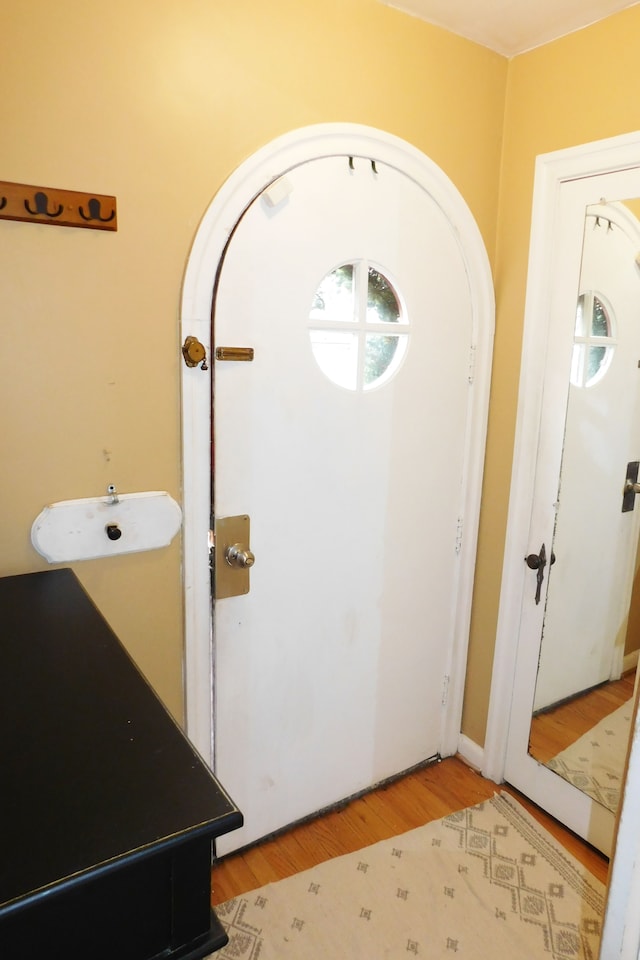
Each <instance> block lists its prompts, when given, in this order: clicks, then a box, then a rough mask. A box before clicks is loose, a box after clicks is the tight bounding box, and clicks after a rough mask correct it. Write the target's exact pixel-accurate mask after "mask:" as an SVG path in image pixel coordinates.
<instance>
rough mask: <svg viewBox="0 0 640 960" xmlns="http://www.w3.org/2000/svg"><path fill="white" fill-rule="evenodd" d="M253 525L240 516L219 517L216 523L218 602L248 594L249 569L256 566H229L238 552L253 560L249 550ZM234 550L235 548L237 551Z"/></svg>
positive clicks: (215, 576) (246, 517)
mask: <svg viewBox="0 0 640 960" xmlns="http://www.w3.org/2000/svg"><path fill="white" fill-rule="evenodd" d="M249 534H250V524H249V517H248V516H247V515H246V514H241V515H240V516H237V517H218V518H217V519H216V522H215V568H214V586H215V597H216V600H225V599H226V598H227V597H241V596H243V595H244V594H245V593H249V589H250V580H249V570H250V566H251V565H252V563H253V560H252V559H251V562H250V564H249V565H247V566H242V565H239V564H238V563H236V562H233V563H229V561H228V559H227V558H228V557H229V556H231V557H232V558H233V556H234V554H237V553H238V550H240V551H241V552H243V553H244V554H245V555H248V556H249V557H251V558H253V554H252V553H251V551H250V543H251V541H250V538H249ZM234 548H235V549H234Z"/></svg>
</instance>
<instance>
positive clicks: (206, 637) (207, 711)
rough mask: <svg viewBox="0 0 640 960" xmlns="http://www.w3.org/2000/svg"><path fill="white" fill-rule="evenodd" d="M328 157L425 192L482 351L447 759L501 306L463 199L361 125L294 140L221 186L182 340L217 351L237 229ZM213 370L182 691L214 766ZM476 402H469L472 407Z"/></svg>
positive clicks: (205, 409) (427, 165)
mask: <svg viewBox="0 0 640 960" xmlns="http://www.w3.org/2000/svg"><path fill="white" fill-rule="evenodd" d="M328 156H361V157H367V158H370V159H376V160H379V161H381V162H384V163H386V164H388V165H389V166H392V167H395V168H396V169H397V170H399V171H401V172H402V173H404V174H405V175H406V176H408V177H410V178H411V179H412V180H414V181H415V182H416V183H417V184H418V185H420V186H421V187H422V188H423V189H425V190H426V191H427V192H428V193H429V194H430V195H431V196H432V197H433V198H434V200H435V201H436V203H437V204H438V205H439V207H440V208H441V209H442V210H443V212H444V213H445V215H446V216H447V218H448V219H449V221H450V223H451V224H452V225H453V228H454V230H455V231H456V233H457V235H458V237H459V243H460V249H461V252H462V256H463V258H464V261H465V265H466V269H467V273H468V276H469V286H470V290H471V295H472V309H473V318H472V331H473V333H472V337H473V342H474V343H475V345H476V350H475V360H474V365H473V366H474V370H473V374H472V375H473V384H474V385H473V389H472V390H470V404H471V406H470V417H469V431H468V437H467V447H466V451H465V476H464V478H463V484H464V487H463V489H465V491H466V493H465V530H464V538H463V541H462V548H461V564H460V570H461V573H460V582H459V584H458V598H459V602H458V604H457V619H456V630H455V637H454V641H453V649H452V655H451V663H450V668H451V669H450V671H449V673H450V677H451V682H450V685H449V691H448V700H447V706H446V714H445V721H444V732H443V750H445V751H447V752H449V753H453V752H455V750H456V748H457V744H458V739H459V733H460V718H461V715H462V698H463V693H464V680H465V667H466V659H467V645H468V635H469V620H470V613H471V597H472V589H473V576H474V568H475V556H476V545H477V531H478V518H479V512H480V496H481V486H482V473H483V467H484V448H485V439H486V427H487V413H488V402H489V385H490V372H491V359H492V347H493V332H494V297H493V286H492V280H491V271H490V266H489V261H488V258H487V253H486V249H485V246H484V243H483V241H482V237H481V235H480V231H479V230H478V227H477V224H476V222H475V220H474V219H473V216H472V214H471V212H470V210H469V208H468V207H467V205H466V203H465V201H464V199H463V198H462V196H461V195H460V193H459V192H458V190H457V189H456V187H455V186H454V185H453V183H452V182H451V181H450V180H449V178H448V177H447V176H446V174H444V173H443V171H442V170H441V169H440V168H439V167H438V166H437V165H436V164H435V163H433V161H431V160H430V159H429V158H428V157H426V156H425V155H424V154H423V153H422V152H421V151H420V150H418V149H417V148H415V147H413V146H412V145H411V144H409V143H407V142H405V141H404V140H401V139H399V138H398V137H395V136H393V135H391V134H388V133H385V132H383V131H380V130H377V129H374V128H372V127H366V126H361V125H358V124H318V125H315V126H311V127H304V128H301V129H299V130H295V131H292V132H291V133H288V134H285V135H284V136H282V137H279V138H277V139H276V140H274V141H272V142H271V143H269V144H267V145H266V146H265V147H263V148H262V149H261V150H259V151H258V152H257V153H255V154H254V155H253V156H252V157H250V158H249V159H248V160H246V161H245V162H244V163H243V164H241V166H240V167H238V169H237V170H236V171H235V172H234V173H233V174H232V175H231V177H230V178H229V179H228V180H227V181H226V182H225V183H224V184H223V186H222V187H221V188H220V190H219V192H218V193H217V194H216V196H215V197H214V199H213V201H212V203H211V205H210V206H209V208H208V210H207V212H206V213H205V216H204V218H203V220H202V222H201V224H200V227H199V228H198V231H197V234H196V237H195V241H194V244H193V247H192V249H191V252H190V255H189V260H188V263H187V269H186V273H185V279H184V285H183V294H182V309H181V323H182V339H183V340H184V338H185V337H186V336H195V337H197V338H198V340H200V342H201V343H202V344H203V345H204V346H205V347H206V350H207V357H208V358H209V354H210V347H211V342H210V341H211V307H212V300H213V293H214V287H215V283H216V277H217V272H218V266H219V263H220V261H221V258H222V256H223V254H224V251H225V248H226V245H227V243H228V241H229V239H230V237H231V234H232V233H233V230H234V228H235V225H236V224H237V222H238V221H239V219H240V218H241V216H242V214H243V213H244V211H245V210H246V209H247V207H248V206H249V205H250V204H251V203H252V201H253V200H254V199H255V197H257V196H258V195H259V194H260V193H261V192H262V191H263V190H264V189H265V187H267V186H268V184H270V183H272V182H273V181H274V180H276V179H278V177H280V176H282V175H283V174H285V173H286V172H287V170H290V169H292V168H293V167H295V166H297V165H299V164H300V163H304V162H307V161H309V160H314V159H317V158H321V157H328ZM210 397H211V359H209V369H208V370H206V371H203V370H202V369H201V367H194V368H187V367H183V378H182V424H183V512H184V541H183V544H184V545H183V551H184V553H183V576H184V602H185V686H186V704H187V710H186V719H187V732H188V734H189V737H190V738H191V740H192V741H193V743H194V744H195V746H196V748H197V749H198V750H199V751H200V753H201V754H202V756H203V757H204V759H205V760H206V761H207V762H208V763H209V764H211V765H212V764H213V736H214V731H213V696H214V682H213V680H214V678H213V643H212V617H211V601H210V578H209V569H208V564H207V560H208V555H209V528H210V515H211V494H210V470H211V455H210V446H209V437H210V435H211V434H210V429H211V412H210ZM471 398H472V399H471Z"/></svg>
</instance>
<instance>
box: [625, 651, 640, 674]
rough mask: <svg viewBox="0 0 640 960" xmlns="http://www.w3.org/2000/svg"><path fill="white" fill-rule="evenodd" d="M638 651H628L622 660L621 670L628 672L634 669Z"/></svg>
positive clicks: (636, 663)
mask: <svg viewBox="0 0 640 960" xmlns="http://www.w3.org/2000/svg"><path fill="white" fill-rule="evenodd" d="M639 652H640V651H638V650H634V651H633V652H632V653H628V654H627V655H626V657H625V658H624V660H623V661H622V672H623V673H629V671H630V670H635V669H636V667H637V666H638V653H639Z"/></svg>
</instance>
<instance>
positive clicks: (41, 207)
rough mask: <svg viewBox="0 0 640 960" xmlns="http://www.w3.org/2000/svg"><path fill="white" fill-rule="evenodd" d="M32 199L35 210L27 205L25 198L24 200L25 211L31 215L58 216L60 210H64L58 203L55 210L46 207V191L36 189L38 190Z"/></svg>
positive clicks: (47, 202) (47, 205)
mask: <svg viewBox="0 0 640 960" xmlns="http://www.w3.org/2000/svg"><path fill="white" fill-rule="evenodd" d="M33 199H34V200H35V204H36V209H35V210H32V209H31V207H30V206H29V201H28V200H25V202H24V206H25V210H26V211H27V213H30V214H31V216H32V217H37V216H43V215H45V216H47V217H59V216H60V214H61V213H62V211H63V210H64V207H63V205H62V204H60V206H59V207H58V209H57V210H56V211H55V212H53V211H50V210H49V209H48V207H49V198H48V196H47V195H46V193H43V192H42V191H41V190H38V192H37V193H36V194H35V196H34V198H33Z"/></svg>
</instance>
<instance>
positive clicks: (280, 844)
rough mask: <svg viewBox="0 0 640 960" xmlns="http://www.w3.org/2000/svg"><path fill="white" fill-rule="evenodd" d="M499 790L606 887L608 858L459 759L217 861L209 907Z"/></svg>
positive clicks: (406, 778)
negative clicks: (514, 800)
mask: <svg viewBox="0 0 640 960" xmlns="http://www.w3.org/2000/svg"><path fill="white" fill-rule="evenodd" d="M498 790H506V791H508V792H509V793H511V794H512V795H513V796H514V797H515V798H516V799H517V800H519V802H520V803H522V805H523V806H525V807H526V808H527V810H529V812H530V813H531V814H532V815H533V816H535V817H536V819H537V820H539V821H540V823H542V825H543V826H544V827H545V828H546V829H547V830H549V832H550V833H552V834H553V835H554V836H555V837H556V839H557V840H558V841H559V842H560V843H562V844H563V846H564V847H565V848H566V849H567V850H569V852H570V853H571V854H573V856H574V857H576V859H578V860H580V862H581V863H583V864H584V865H585V866H586V867H587V868H588V869H589V870H591V872H592V873H593V874H594V875H595V876H596V877H598V879H599V880H601V881H602V882H603V883H604V882H606V879H607V872H608V860H607V858H606V857H604V856H603V855H602V854H601V853H599V852H598V851H597V850H594V849H593V848H592V847H590V846H588V844H586V843H584V842H583V841H582V840H580V839H579V838H578V837H576V836H575V835H574V834H572V833H570V832H569V831H568V830H566V829H565V828H564V827H563V826H561V824H559V823H557V821H555V820H553V818H552V817H550V816H548V815H547V814H546V813H544V812H543V811H542V810H539V809H538V808H537V807H535V806H534V804H532V803H531V802H530V801H529V800H527V799H526V798H525V797H523V796H522V795H521V794H519V793H518V792H517V791H516V790H514V789H513V788H512V787H509V786H508V785H506V784H501V785H500V786H498V785H497V784H495V783H493V782H492V781H490V780H485V779H484V777H482V776H480V774H478V773H476V772H475V771H474V770H472V769H471V768H470V767H468V766H467V765H466V764H465V763H464V762H463V761H462V760H460V759H459V758H457V757H450V758H448V759H446V760H443V761H442V762H440V763H436V764H433V765H431V766H429V767H424V768H422V769H420V770H417V771H414V772H413V773H411V774H409V775H407V776H406V777H403V778H402V779H400V780H396V781H395V782H393V783H391V784H388V785H386V786H384V787H380V788H379V789H377V790H374V791H372V792H371V793H368V794H366V795H365V796H363V797H359V798H358V799H356V800H353V801H351V802H350V803H348V804H346V805H345V806H344V807H342V808H341V809H339V810H335V811H332V812H330V813H327V814H325V815H324V816H321V817H318V818H316V819H314V820H311V821H309V822H307V823H304V824H301V825H299V826H296V827H293V828H291V829H290V830H288V831H287V832H286V833H282V834H280V835H279V836H277V837H275V838H274V839H271V840H267V841H263V842H262V843H259V844H257V845H255V846H253V847H250V848H248V849H246V850H244V851H241V852H240V853H237V854H230V855H229V856H227V857H225V858H224V859H222V860H220V861H218V862H217V863H216V864H215V865H214V867H213V871H212V887H213V896H212V903H213V904H214V905H215V904H217V903H222V902H224V901H225V900H229V899H231V898H232V897H236V896H239V895H240V894H242V893H246V892H247V891H249V890H253V889H255V888H256V887H260V886H262V885H263V884H265V883H270V882H272V881H275V880H281V879H283V878H284V877H288V876H291V875H292V874H294V873H298V872H300V871H301V870H307V869H308V868H309V867H312V866H315V865H316V864H318V863H321V862H322V861H324V860H328V859H330V858H331V857H336V856H340V855H341V854H344V853H351V852H352V851H354V850H359V849H361V848H362V847H364V846H367V844H370V843H376V842H377V841H378V840H385V839H387V838H388V837H392V836H395V835H396V834H398V833H403V832H404V831H406V830H411V829H413V828H414V827H419V826H422V825H423V824H425V823H429V822H430V821H432V820H437V819H439V818H440V817H443V816H446V815H447V814H448V813H453V812H454V811H455V810H461V809H462V808H463V807H468V806H473V805H474V804H476V803H480V801H482V800H486V799H488V798H489V797H491V796H492V795H493V794H494V793H495V792H496V791H498Z"/></svg>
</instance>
